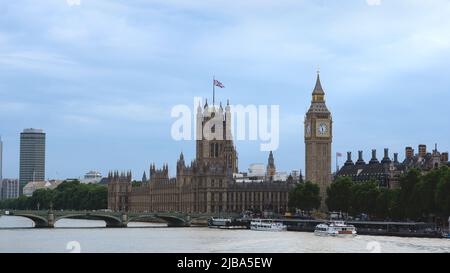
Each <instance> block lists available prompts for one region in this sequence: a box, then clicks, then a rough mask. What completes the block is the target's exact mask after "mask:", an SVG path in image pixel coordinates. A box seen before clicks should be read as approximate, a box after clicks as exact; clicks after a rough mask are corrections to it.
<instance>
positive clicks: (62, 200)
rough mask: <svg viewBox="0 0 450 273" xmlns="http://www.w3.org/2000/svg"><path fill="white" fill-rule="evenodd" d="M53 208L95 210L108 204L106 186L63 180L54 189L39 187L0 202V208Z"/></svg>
mask: <svg viewBox="0 0 450 273" xmlns="http://www.w3.org/2000/svg"><path fill="white" fill-rule="evenodd" d="M50 204H53V207H54V208H55V209H66V210H67V209H69V210H97V209H104V208H107V206H108V188H107V187H104V186H102V185H97V184H81V183H80V182H79V181H71V182H66V181H65V182H63V183H61V184H60V185H58V187H56V189H54V190H50V189H39V190H36V191H35V192H34V193H33V196H31V197H26V196H23V195H22V196H20V197H19V198H17V199H11V200H5V201H2V202H0V208H2V209H33V210H35V209H38V208H39V209H48V208H49V207H50Z"/></svg>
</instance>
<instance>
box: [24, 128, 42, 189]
mask: <svg viewBox="0 0 450 273" xmlns="http://www.w3.org/2000/svg"><path fill="white" fill-rule="evenodd" d="M44 180H45V133H44V131H43V130H40V129H25V130H23V132H22V133H21V134H20V172H19V184H20V189H19V191H20V194H22V192H23V187H25V185H26V184H27V183H29V182H32V181H44Z"/></svg>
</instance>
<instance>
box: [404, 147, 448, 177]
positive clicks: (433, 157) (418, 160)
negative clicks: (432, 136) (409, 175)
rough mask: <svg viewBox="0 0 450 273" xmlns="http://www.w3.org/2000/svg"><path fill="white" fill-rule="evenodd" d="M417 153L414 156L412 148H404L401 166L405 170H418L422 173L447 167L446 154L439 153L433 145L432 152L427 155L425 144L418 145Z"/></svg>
mask: <svg viewBox="0 0 450 273" xmlns="http://www.w3.org/2000/svg"><path fill="white" fill-rule="evenodd" d="M418 148H419V153H417V154H414V150H413V148H412V147H406V148H405V160H404V161H403V165H405V168H407V169H411V168H418V169H421V170H423V171H429V170H431V169H433V168H439V167H441V166H444V165H446V166H448V165H449V162H448V152H443V153H440V152H439V151H438V149H437V144H435V148H434V150H433V151H432V152H431V153H429V152H428V151H427V146H426V145H425V144H420V145H419V147H418Z"/></svg>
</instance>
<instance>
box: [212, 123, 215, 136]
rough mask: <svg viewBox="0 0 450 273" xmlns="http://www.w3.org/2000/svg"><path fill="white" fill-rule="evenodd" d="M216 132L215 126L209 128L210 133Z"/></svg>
mask: <svg viewBox="0 0 450 273" xmlns="http://www.w3.org/2000/svg"><path fill="white" fill-rule="evenodd" d="M215 132H216V125H215V124H214V125H213V126H212V127H211V133H213V134H214V133H215Z"/></svg>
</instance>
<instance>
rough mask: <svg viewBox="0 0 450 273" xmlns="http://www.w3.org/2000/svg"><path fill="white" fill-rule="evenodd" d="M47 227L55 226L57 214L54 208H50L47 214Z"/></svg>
mask: <svg viewBox="0 0 450 273" xmlns="http://www.w3.org/2000/svg"><path fill="white" fill-rule="evenodd" d="M47 227H48V228H54V227H55V214H54V213H53V210H52V209H50V210H49V211H48V215H47Z"/></svg>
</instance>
